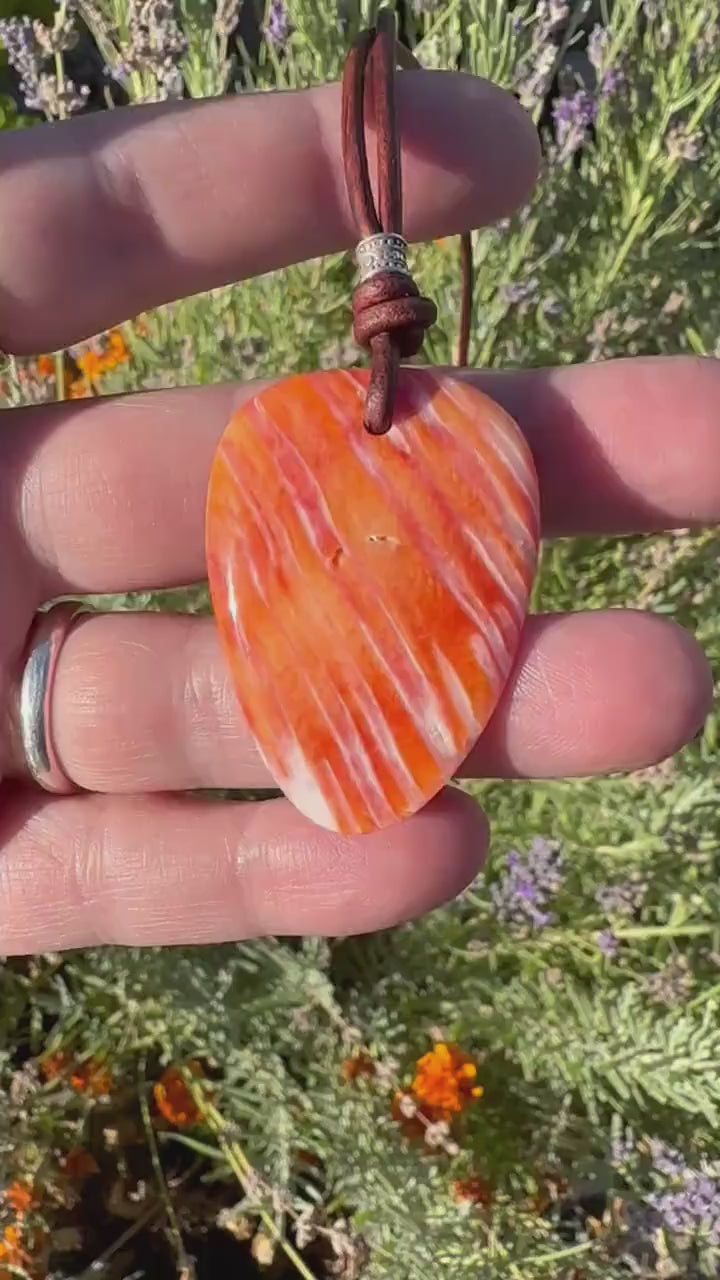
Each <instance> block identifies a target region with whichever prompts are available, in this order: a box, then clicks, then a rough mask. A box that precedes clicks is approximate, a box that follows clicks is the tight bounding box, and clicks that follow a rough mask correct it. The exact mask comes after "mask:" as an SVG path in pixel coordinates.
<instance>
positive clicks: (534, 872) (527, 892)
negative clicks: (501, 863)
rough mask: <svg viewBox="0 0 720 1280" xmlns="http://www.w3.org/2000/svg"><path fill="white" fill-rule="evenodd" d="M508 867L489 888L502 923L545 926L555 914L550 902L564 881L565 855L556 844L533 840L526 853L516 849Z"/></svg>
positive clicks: (535, 926)
mask: <svg viewBox="0 0 720 1280" xmlns="http://www.w3.org/2000/svg"><path fill="white" fill-rule="evenodd" d="M505 865H506V870H505V873H504V874H503V876H501V878H500V879H499V880H498V881H497V883H496V884H494V885H493V886H492V889H491V891H490V893H491V897H492V902H493V907H494V908H495V914H496V916H497V918H498V920H500V921H501V922H502V923H503V924H513V925H519V926H521V927H523V926H524V927H528V926H529V927H530V928H531V929H536V930H538V929H543V928H545V926H546V925H548V924H550V922H551V920H552V918H553V917H552V914H551V912H550V911H548V909H547V908H548V904H549V902H550V901H551V899H552V898H553V897H554V895H555V894H556V893H557V891H558V889H559V888H560V886H561V884H562V881H563V874H564V871H563V859H562V856H561V854H560V852H559V850H558V848H557V847H556V846H555V845H552V844H549V843H548V841H547V840H543V839H541V838H538V839H537V840H534V841H533V843H532V845H531V846H530V849H529V850H528V852H527V854H525V856H523V855H521V854H519V853H517V852H516V851H515V850H513V851H512V852H511V853H509V854H508V855H507V858H506V863H505Z"/></svg>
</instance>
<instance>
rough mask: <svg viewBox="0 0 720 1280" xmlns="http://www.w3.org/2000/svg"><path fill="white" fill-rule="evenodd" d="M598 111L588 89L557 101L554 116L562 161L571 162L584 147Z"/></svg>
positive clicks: (553, 111) (580, 90) (554, 106)
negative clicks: (571, 158) (572, 157)
mask: <svg viewBox="0 0 720 1280" xmlns="http://www.w3.org/2000/svg"><path fill="white" fill-rule="evenodd" d="M597 109H598V104H597V101H596V99H595V98H594V97H593V96H592V94H590V93H588V91H587V89H578V90H577V91H576V92H575V93H573V94H572V95H571V96H569V97H564V98H557V99H556V101H555V102H554V104H553V110H552V114H553V120H554V121H555V136H556V138H557V143H558V148H559V158H560V160H561V161H566V160H569V159H570V157H571V156H573V155H574V154H575V152H576V151H577V150H578V149H579V148H580V147H581V146H582V144H583V142H584V141H585V138H586V137H587V131H588V129H589V128H590V126H591V125H592V124H594V122H595V118H596V116H597Z"/></svg>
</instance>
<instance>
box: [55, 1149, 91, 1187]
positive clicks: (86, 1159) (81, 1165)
mask: <svg viewBox="0 0 720 1280" xmlns="http://www.w3.org/2000/svg"><path fill="white" fill-rule="evenodd" d="M60 1167H61V1168H62V1171H63V1173H64V1174H65V1176H66V1177H68V1178H70V1180H71V1181H72V1182H84V1181H85V1179H86V1178H91V1177H92V1176H93V1174H95V1173H99V1172H100V1166H99V1165H98V1162H97V1160H96V1159H95V1157H94V1155H92V1154H91V1152H90V1151H85V1149H84V1148H83V1147H73V1149H72V1151H68V1153H67V1155H66V1156H63V1157H62V1159H61V1161H60Z"/></svg>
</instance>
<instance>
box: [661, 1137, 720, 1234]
mask: <svg viewBox="0 0 720 1280" xmlns="http://www.w3.org/2000/svg"><path fill="white" fill-rule="evenodd" d="M650 1154H651V1158H652V1160H653V1167H654V1169H655V1170H656V1172H657V1173H659V1174H660V1175H661V1176H662V1177H664V1178H666V1179H668V1180H669V1181H670V1185H668V1186H665V1187H663V1188H661V1189H660V1190H658V1191H654V1192H652V1193H651V1194H650V1195H649V1196H647V1197H646V1202H647V1204H649V1205H650V1206H651V1207H652V1208H653V1209H655V1210H656V1211H657V1212H658V1213H659V1214H660V1217H661V1218H662V1219H663V1222H664V1225H665V1227H666V1228H667V1230H668V1231H671V1232H673V1233H674V1234H675V1235H684V1236H700V1237H703V1238H704V1239H706V1240H707V1241H708V1242H709V1243H710V1244H712V1245H720V1166H718V1165H710V1164H708V1163H707V1162H705V1161H702V1162H701V1164H700V1167H699V1168H696V1169H693V1168H690V1167H688V1165H687V1163H686V1161H685V1159H684V1157H683V1156H682V1154H681V1153H680V1152H679V1151H676V1150H674V1148H672V1147H669V1146H667V1145H666V1144H665V1143H663V1142H660V1141H655V1142H653V1143H651V1144H650Z"/></svg>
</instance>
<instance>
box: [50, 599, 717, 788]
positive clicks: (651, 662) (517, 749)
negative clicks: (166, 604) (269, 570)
mask: <svg viewBox="0 0 720 1280" xmlns="http://www.w3.org/2000/svg"><path fill="white" fill-rule="evenodd" d="M660 690H661V691H662V696H659V691H660ZM711 697H712V681H711V677H710V674H709V671H708V666H707V663H706V661H705V658H704V657H703V654H702V652H701V650H700V649H699V647H698V645H697V643H696V642H695V640H693V639H692V637H691V636H689V635H687V634H686V633H685V632H684V631H682V630H681V628H679V627H677V626H676V625H675V624H674V623H672V622H670V621H667V620H664V619H662V618H658V617H654V616H653V615H652V614H646V613H633V612H623V611H620V610H615V611H612V610H611V611H607V612H597V613H579V614H570V615H566V616H562V615H555V616H553V615H548V616H544V617H542V616H541V617H533V618H530V619H529V620H528V623H527V627H526V629H525V633H524V636H523V641H522V646H521V650H520V654H519V656H518V661H517V664H516V667H515V671H514V674H513V676H512V677H511V680H510V683H509V685H508V687H507V688H506V690H505V694H504V697H503V700H502V702H501V705H500V707H499V708H498V710H497V712H496V713H495V716H494V718H493V720H492V721H491V723H490V725H489V726H488V728H487V730H486V731H485V733H484V734H483V736H482V738H481V739H480V742H479V744H478V746H477V747H476V749H475V750H474V751H473V753H472V755H471V757H470V759H469V761H468V762H467V764H466V765H465V767H464V769H463V770H462V772H463V775H464V776H470V777H477V776H493V777H494V776H509V777H533V778H547V777H572V776H583V775H587V774H592V773H606V772H609V771H612V770H627V769H637V768H641V767H643V766H644V765H648V764H653V763H655V762H656V761H658V760H661V759H664V758H665V757H666V756H668V755H670V754H672V753H673V752H674V751H676V750H677V749H678V747H680V746H681V745H682V744H683V743H685V742H686V741H688V740H689V739H690V738H691V737H692V736H693V734H694V733H695V732H696V731H697V729H698V728H699V727H700V725H701V723H702V721H703V719H704V717H705V715H706V713H707V711H708V707H709V703H710V699H711ZM53 723H54V731H55V742H56V746H57V750H58V752H59V755H60V759H61V761H62V764H63V767H64V768H65V770H66V771H67V772H68V774H69V775H70V777H71V778H72V779H73V781H74V782H76V783H77V784H78V785H79V786H82V787H86V788H87V789H88V790H91V791H115V792H123V791H125V792H134V791H158V790H161V791H165V790H167V791H170V790H189V789H193V788H199V787H247V788H253V787H268V786H273V785H275V784H274V782H273V779H272V778H271V776H270V775H269V773H268V772H267V770H266V768H265V766H264V764H263V762H262V760H261V759H260V756H259V754H258V751H257V748H256V746H255V744H254V741H253V738H252V735H251V734H250V732H249V730H248V728H247V726H246V724H245V722H244V721H243V718H242V715H241V713H240V711H239V710H238V707H237V703H236V699H235V696H234V693H233V689H232V686H231V682H230V678H229V676H228V673H227V670H226V666H225V663H224V661H223V659H222V656H221V653H220V649H219V645H218V640H217V635H216V631H215V626H214V623H213V621H212V620H211V619H209V618H192V617H182V616H174V617H173V616H163V615H161V614H124V615H118V614H109V615H105V616H103V617H96V618H88V619H87V620H85V621H83V622H82V623H80V624H79V625H77V626H76V629H75V630H74V631H73V632H72V633H71V634H70V636H69V637H68V639H67V640H66V642H65V645H64V648H63V650H62V652H61V657H60V660H59V663H58V667H57V674H56V679H55V686H54V701H53Z"/></svg>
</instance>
